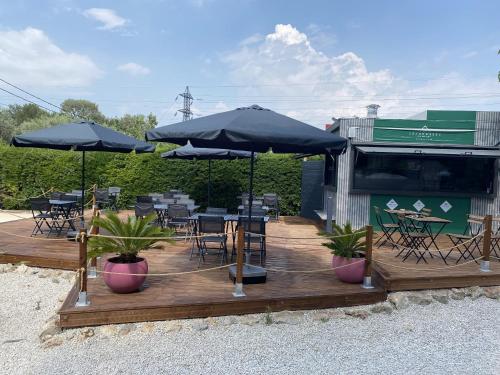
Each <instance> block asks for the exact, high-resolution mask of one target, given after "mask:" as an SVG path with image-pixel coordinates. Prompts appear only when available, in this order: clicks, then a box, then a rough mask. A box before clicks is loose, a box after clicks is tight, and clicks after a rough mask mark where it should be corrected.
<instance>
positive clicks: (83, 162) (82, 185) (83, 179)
mask: <svg viewBox="0 0 500 375" xmlns="http://www.w3.org/2000/svg"><path fill="white" fill-rule="evenodd" d="M81 188H82V213H81V215H82V217H81V219H80V227H82V228H83V227H84V226H85V220H84V218H83V213H84V210H85V151H82V184H81Z"/></svg>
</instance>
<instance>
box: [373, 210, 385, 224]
mask: <svg viewBox="0 0 500 375" xmlns="http://www.w3.org/2000/svg"><path fill="white" fill-rule="evenodd" d="M373 209H374V210H375V220H377V224H378V225H379V226H380V227H383V225H382V224H383V223H382V215H381V211H380V207H377V206H373Z"/></svg>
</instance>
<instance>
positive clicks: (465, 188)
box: [353, 152, 495, 195]
mask: <svg viewBox="0 0 500 375" xmlns="http://www.w3.org/2000/svg"><path fill="white" fill-rule="evenodd" d="M354 158H355V159H354V177H353V190H358V191H370V192H371V191H373V192H382V191H384V192H416V193H420V192H432V193H454V194H464V195H470V194H474V195H477V194H479V195H489V194H493V192H494V191H493V186H494V180H495V159H494V158H473V157H447V156H439V157H437V156H413V155H383V154H364V153H361V152H356V153H355V156H354Z"/></svg>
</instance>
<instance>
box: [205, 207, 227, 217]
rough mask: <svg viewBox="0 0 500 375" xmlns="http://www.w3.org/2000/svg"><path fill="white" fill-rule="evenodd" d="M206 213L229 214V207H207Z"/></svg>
mask: <svg viewBox="0 0 500 375" xmlns="http://www.w3.org/2000/svg"><path fill="white" fill-rule="evenodd" d="M205 213H207V214H212V215H226V214H227V208H221V207H207V210H206V211H205Z"/></svg>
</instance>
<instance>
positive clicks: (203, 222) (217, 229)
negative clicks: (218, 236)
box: [198, 215, 225, 233]
mask: <svg viewBox="0 0 500 375" xmlns="http://www.w3.org/2000/svg"><path fill="white" fill-rule="evenodd" d="M198 230H199V232H200V233H225V223H224V217H223V216H203V215H200V216H198Z"/></svg>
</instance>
